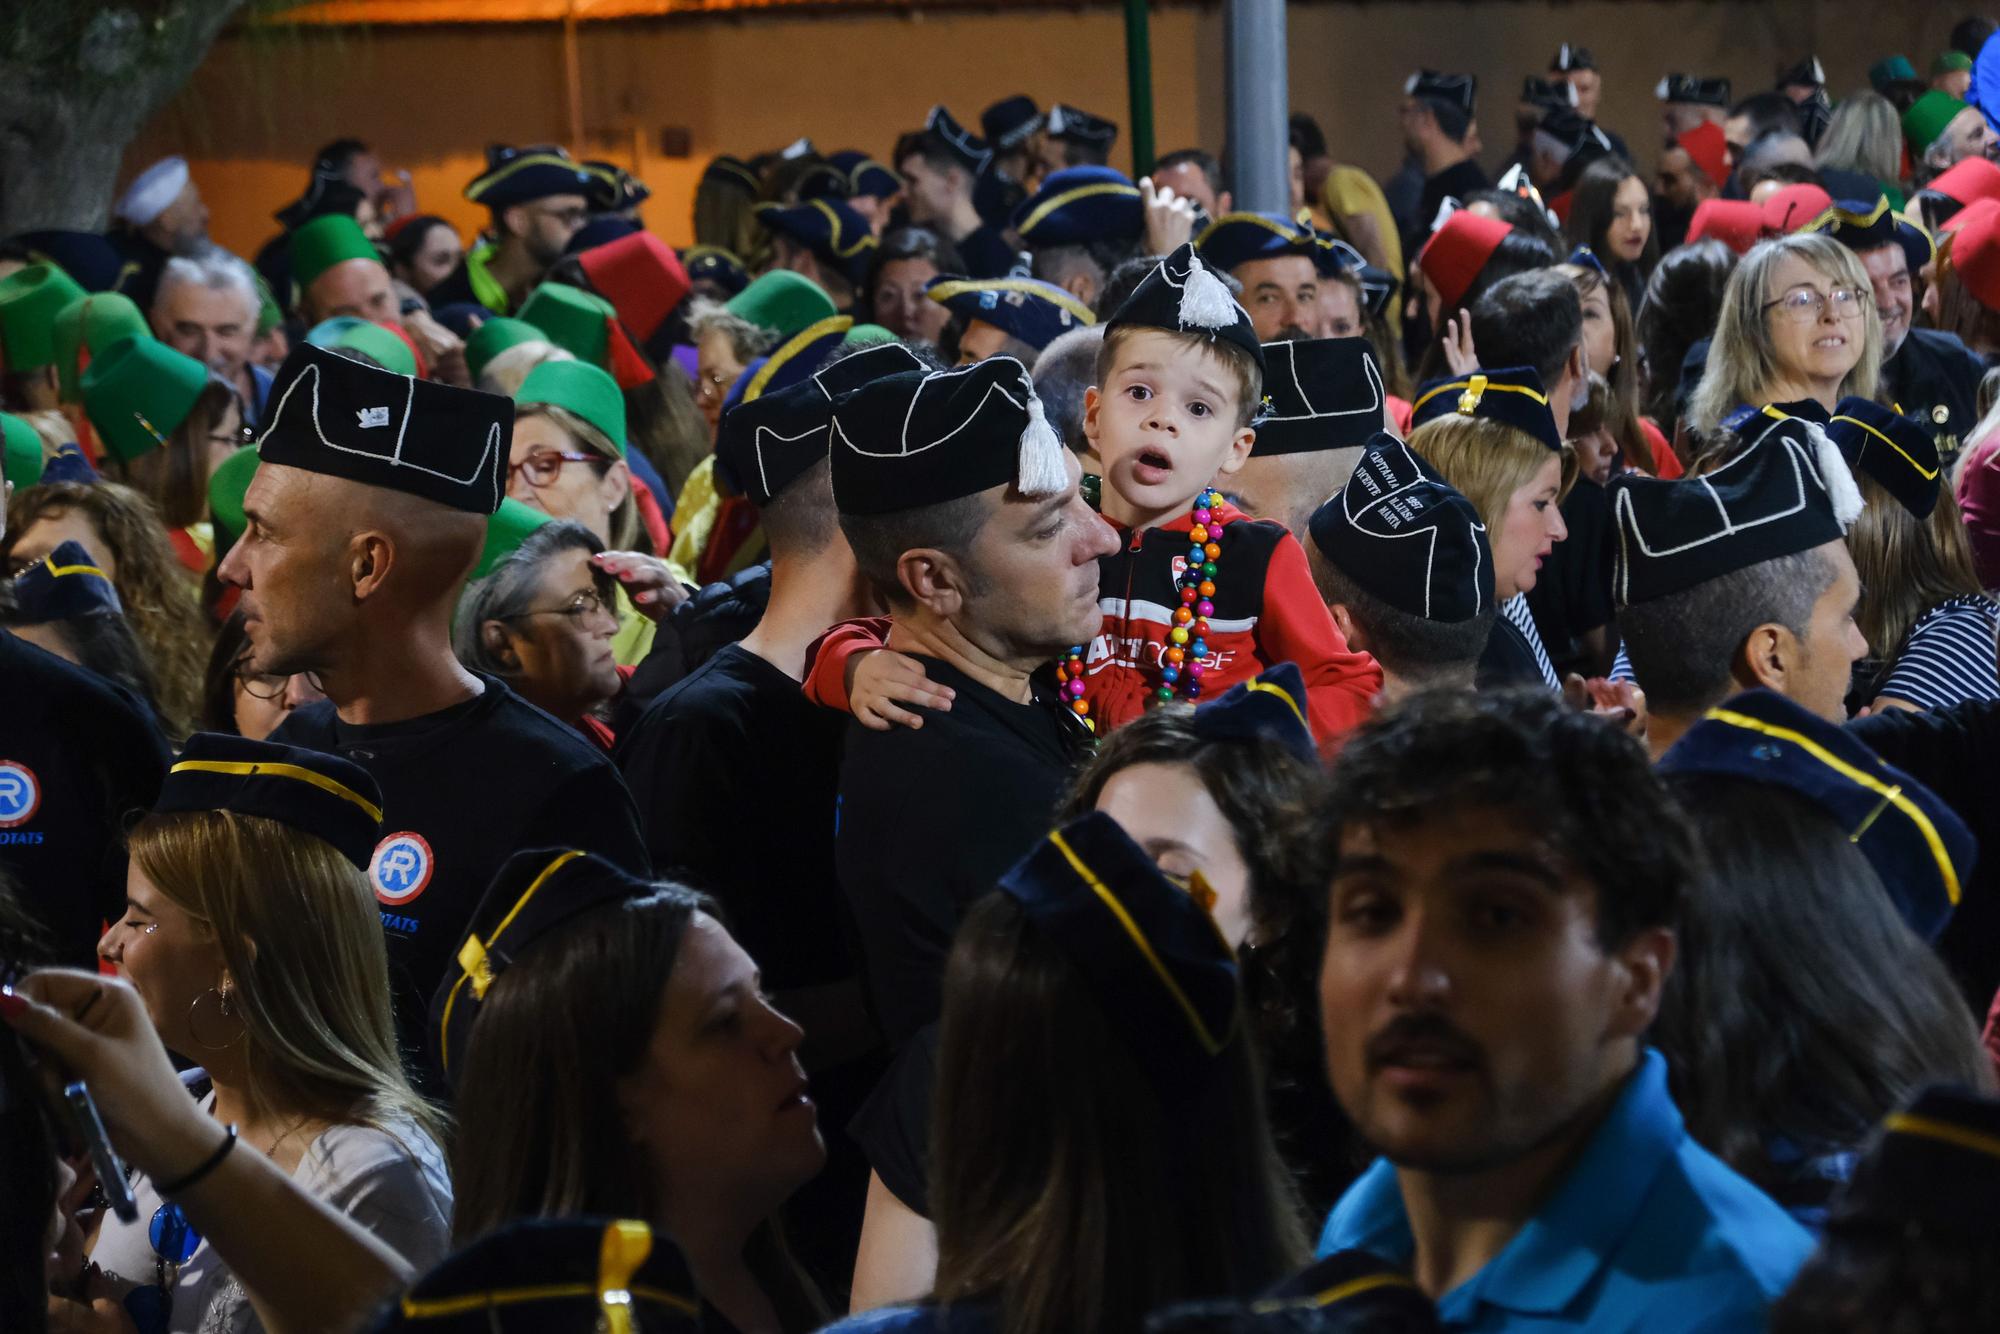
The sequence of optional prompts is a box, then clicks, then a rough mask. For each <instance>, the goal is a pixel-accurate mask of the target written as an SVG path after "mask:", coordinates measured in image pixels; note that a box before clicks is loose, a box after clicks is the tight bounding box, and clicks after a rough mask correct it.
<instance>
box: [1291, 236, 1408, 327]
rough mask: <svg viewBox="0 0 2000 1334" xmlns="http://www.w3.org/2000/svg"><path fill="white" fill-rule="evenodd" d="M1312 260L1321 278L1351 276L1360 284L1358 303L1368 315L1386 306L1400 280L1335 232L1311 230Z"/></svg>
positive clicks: (1400, 284)
mask: <svg viewBox="0 0 2000 1334" xmlns="http://www.w3.org/2000/svg"><path fill="white" fill-rule="evenodd" d="M1313 251H1314V253H1313V264H1314V266H1315V267H1317V268H1318V269H1319V276H1320V277H1322V278H1340V277H1346V276H1352V277H1353V278H1354V280H1355V281H1356V282H1358V283H1360V284H1361V305H1362V308H1363V309H1364V310H1366V311H1367V312H1368V313H1369V314H1370V315H1380V314H1381V313H1382V312H1383V311H1385V310H1387V309H1388V308H1389V302H1390V300H1391V299H1393V298H1394V297H1395V295H1396V290H1397V289H1398V288H1400V287H1401V286H1402V285H1403V284H1402V282H1401V280H1400V279H1398V278H1397V277H1396V275H1395V274H1393V273H1391V272H1389V271H1388V270H1387V269H1378V268H1376V267H1375V266H1374V265H1373V264H1370V263H1369V262H1368V259H1367V257H1366V256H1365V255H1363V254H1362V253H1361V252H1360V251H1359V250H1356V249H1355V248H1354V247H1353V246H1351V245H1349V244H1348V243H1347V242H1345V241H1343V240H1341V239H1340V238H1339V237H1337V236H1328V235H1327V234H1326V233H1324V232H1314V233H1313Z"/></svg>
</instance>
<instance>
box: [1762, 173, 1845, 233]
mask: <svg viewBox="0 0 2000 1334" xmlns="http://www.w3.org/2000/svg"><path fill="white" fill-rule="evenodd" d="M1832 207H1833V196H1832V195H1830V194H1828V193H1827V192H1826V191H1824V190H1822V189H1820V188H1819V187H1818V186H1817V185H1805V184H1799V185H1788V186H1786V187H1785V188H1784V189H1782V190H1780V191H1778V192H1777V193H1776V194H1773V195H1772V196H1771V197H1770V198H1769V199H1766V200H1765V201H1764V203H1763V212H1764V230H1765V232H1766V233H1768V234H1769V235H1772V236H1790V235H1791V234H1792V233H1793V232H1796V231H1798V230H1799V229H1801V228H1803V227H1804V226H1805V225H1806V224H1807V223H1809V222H1811V221H1812V220H1813V219H1815V218H1817V217H1819V216H1820V215H1821V214H1822V213H1825V212H1826V211H1827V210H1828V209H1830V208H1832Z"/></svg>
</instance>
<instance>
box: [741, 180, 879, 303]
mask: <svg viewBox="0 0 2000 1334" xmlns="http://www.w3.org/2000/svg"><path fill="white" fill-rule="evenodd" d="M756 212H757V221H759V222H761V223H763V224H764V226H765V227H766V228H767V229H768V230H769V231H771V232H772V233H773V234H774V235H777V236H783V237H788V238H790V239H791V240H793V241H795V242H797V243H798V244H799V245H801V246H803V247H805V248H806V249H807V250H810V251H812V253H813V258H815V259H817V260H818V261H819V262H820V263H822V264H824V265H826V266H827V267H828V268H830V269H832V270H833V271H834V272H835V273H838V274H841V275H842V276H844V277H845V278H846V279H847V280H848V281H849V282H857V283H858V282H860V281H861V279H862V277H863V275H864V274H866V272H867V270H868V256H869V254H870V253H871V252H872V251H873V250H874V249H875V233H874V232H873V231H871V230H870V229H869V227H868V224H867V223H865V222H863V221H862V220H861V215H860V214H859V213H856V212H855V211H854V210H853V209H851V208H849V207H848V206H847V205H846V204H845V203H843V202H841V201H840V200H838V199H808V200H805V201H804V202H803V203H799V204H794V205H792V206H791V207H789V208H787V207H786V206H785V205H783V204H759V205H758V206H757V210H756Z"/></svg>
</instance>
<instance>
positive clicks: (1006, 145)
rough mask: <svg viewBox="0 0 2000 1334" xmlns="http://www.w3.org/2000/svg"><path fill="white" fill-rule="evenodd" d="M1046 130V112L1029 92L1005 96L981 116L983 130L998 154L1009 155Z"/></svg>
mask: <svg viewBox="0 0 2000 1334" xmlns="http://www.w3.org/2000/svg"><path fill="white" fill-rule="evenodd" d="M1041 128H1042V113H1041V110H1040V109H1039V108H1038V107H1036V106H1035V99H1034V98H1032V97H1029V96H1028V95H1027V94H1025V93H1016V94H1014V96H1012V97H1003V98H1001V99H1000V100H999V101H998V102H995V103H994V104H993V105H992V106H990V107H988V108H986V110H984V111H982V112H980V113H979V131H980V133H981V134H984V135H985V136H986V142H987V143H989V144H991V145H993V151H994V152H996V153H1009V152H1012V151H1013V150H1014V149H1016V148H1019V147H1020V146H1021V145H1022V144H1024V143H1026V142H1027V141H1028V137H1029V136H1030V135H1032V134H1034V132H1035V131H1036V130H1039V129H1041Z"/></svg>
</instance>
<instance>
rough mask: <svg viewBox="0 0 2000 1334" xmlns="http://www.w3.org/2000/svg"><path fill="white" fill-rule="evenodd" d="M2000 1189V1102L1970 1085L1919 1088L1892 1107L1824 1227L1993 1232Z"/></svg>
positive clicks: (1903, 1232)
mask: <svg viewBox="0 0 2000 1334" xmlns="http://www.w3.org/2000/svg"><path fill="white" fill-rule="evenodd" d="M1996 1189H2000V1101H1996V1100H1995V1099H1993V1098H1985V1097H1981V1096H1980V1095H1978V1094H1976V1093H1974V1092H1972V1091H1971V1090H1970V1089H1964V1088H1949V1087H1939V1088H1930V1089H1926V1090H1924V1091H1923V1092H1922V1093H1920V1094H1918V1095H1917V1098H1916V1101H1914V1102H1912V1103H1911V1104H1910V1105H1909V1107H1907V1108H1906V1109H1904V1110H1903V1111H1899V1112H1891V1113H1890V1114H1889V1116H1888V1118H1887V1119H1886V1120H1884V1121H1883V1123H1882V1138H1881V1139H1880V1140H1879V1141H1878V1142H1877V1143H1876V1145H1875V1147H1874V1148H1873V1149H1870V1150H1869V1151H1868V1153H1867V1154H1866V1155H1864V1156H1863V1157H1862V1159H1861V1161H1860V1162H1859V1163H1857V1164H1856V1165H1855V1168H1854V1176H1853V1178H1852V1179H1851V1180H1850V1181H1849V1183H1848V1187H1847V1190H1846V1192H1845V1193H1844V1194H1843V1195H1842V1196H1841V1197H1840V1199H1839V1200H1838V1201H1837V1202H1836V1203H1835V1204H1834V1207H1833V1211H1832V1214H1831V1215H1830V1216H1829V1217H1828V1219H1827V1223H1826V1226H1827V1230H1828V1231H1829V1232H1831V1233H1833V1234H1835V1235H1836V1236H1838V1235H1847V1236H1853V1235H1856V1234H1865V1233H1868V1232H1879V1233H1886V1234H1888V1235H1891V1236H1896V1237H1923V1236H1927V1235H1928V1236H1937V1235H1940V1234H1950V1233H1961V1234H1971V1235H1973V1236H1977V1237H1979V1238H1980V1239H1981V1240H1982V1241H1984V1240H1985V1239H1987V1238H1990V1237H1991V1236H1992V1235H1993V1193H1994V1191H1995V1190H1996Z"/></svg>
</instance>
